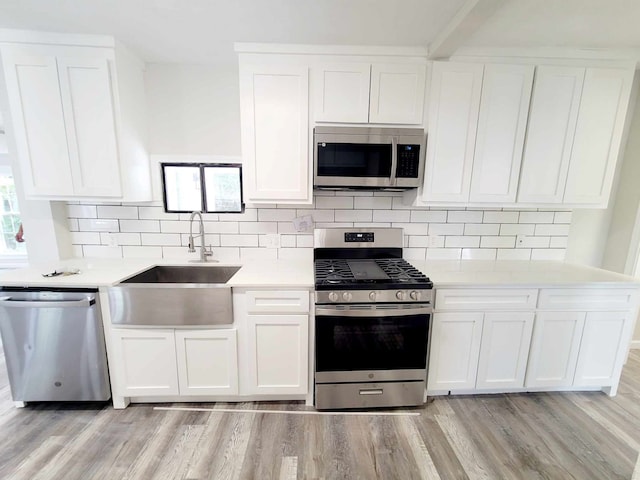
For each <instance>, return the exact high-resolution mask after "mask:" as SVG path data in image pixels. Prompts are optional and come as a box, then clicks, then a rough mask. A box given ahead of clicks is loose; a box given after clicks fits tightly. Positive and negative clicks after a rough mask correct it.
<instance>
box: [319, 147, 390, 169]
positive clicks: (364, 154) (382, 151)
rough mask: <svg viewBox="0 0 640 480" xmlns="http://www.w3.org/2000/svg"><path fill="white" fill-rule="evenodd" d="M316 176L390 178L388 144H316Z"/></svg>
mask: <svg viewBox="0 0 640 480" xmlns="http://www.w3.org/2000/svg"><path fill="white" fill-rule="evenodd" d="M317 148H318V176H324V177H390V176H391V145H390V144H353V143H322V144H318V146H317Z"/></svg>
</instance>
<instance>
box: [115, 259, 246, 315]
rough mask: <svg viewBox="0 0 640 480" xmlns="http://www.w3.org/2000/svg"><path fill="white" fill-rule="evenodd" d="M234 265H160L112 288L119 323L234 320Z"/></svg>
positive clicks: (236, 269) (235, 268) (235, 269)
mask: <svg viewBox="0 0 640 480" xmlns="http://www.w3.org/2000/svg"><path fill="white" fill-rule="evenodd" d="M238 270H240V267H234V266H220V265H216V266H204V265H198V266H164V265H163V266H157V267H152V268H150V269H148V270H145V271H144V272H142V273H139V274H138V275H135V276H133V277H131V278H129V279H127V280H125V281H123V282H121V283H120V284H118V285H116V286H114V287H111V288H109V290H108V295H109V309H110V311H111V323H113V324H116V325H148V326H161V327H170V326H178V327H179V326H187V325H196V326H206V325H230V324H232V323H233V302H232V299H231V287H230V286H228V285H226V283H227V282H228V281H229V279H230V278H231V277H233V275H234V274H235V273H236V272H237V271H238Z"/></svg>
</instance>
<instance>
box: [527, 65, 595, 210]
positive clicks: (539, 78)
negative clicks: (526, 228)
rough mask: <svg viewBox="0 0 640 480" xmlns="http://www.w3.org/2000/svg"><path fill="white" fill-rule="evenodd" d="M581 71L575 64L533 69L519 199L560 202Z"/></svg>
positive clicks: (573, 126) (578, 100) (573, 125)
mask: <svg viewBox="0 0 640 480" xmlns="http://www.w3.org/2000/svg"><path fill="white" fill-rule="evenodd" d="M584 72H585V69H584V68H577V67H551V66H541V67H538V68H537V69H536V74H535V81H534V85H533V96H532V99H531V108H530V113H529V125H528V127H527V136H526V140H525V147H524V156H523V159H522V172H521V174H520V186H519V190H518V201H519V202H531V203H536V202H537V203H561V202H562V198H563V196H564V188H565V185H566V182H567V172H568V170H569V160H570V157H571V147H572V145H573V138H574V134H575V131H576V122H577V119H578V107H579V106H580V95H581V93H582V83H583V80H584Z"/></svg>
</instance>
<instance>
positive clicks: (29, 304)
mask: <svg viewBox="0 0 640 480" xmlns="http://www.w3.org/2000/svg"><path fill="white" fill-rule="evenodd" d="M95 303H96V299H95V298H84V299H82V300H71V301H60V302H55V301H53V302H48V301H39V300H12V299H11V297H8V298H7V297H5V298H3V299H2V301H1V302H0V305H2V306H4V307H11V308H72V307H91V306H93V305H95Z"/></svg>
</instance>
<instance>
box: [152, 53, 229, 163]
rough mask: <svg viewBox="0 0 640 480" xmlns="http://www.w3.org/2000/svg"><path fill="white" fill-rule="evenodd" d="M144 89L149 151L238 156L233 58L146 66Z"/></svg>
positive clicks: (164, 153) (171, 153)
mask: <svg viewBox="0 0 640 480" xmlns="http://www.w3.org/2000/svg"><path fill="white" fill-rule="evenodd" d="M145 87H146V90H147V92H146V93H147V105H148V115H149V117H148V121H149V153H151V154H161V155H174V154H185V155H187V154H191V155H206V154H214V155H240V93H239V87H238V64H237V62H235V63H232V64H229V65H222V66H201V65H177V64H149V65H147V70H146V72H145Z"/></svg>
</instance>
